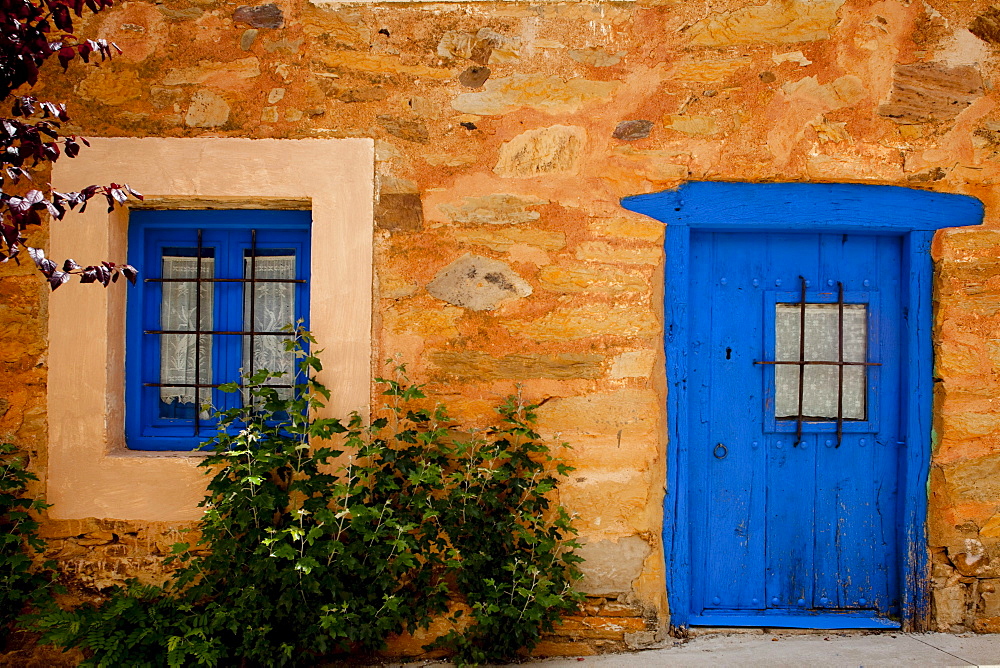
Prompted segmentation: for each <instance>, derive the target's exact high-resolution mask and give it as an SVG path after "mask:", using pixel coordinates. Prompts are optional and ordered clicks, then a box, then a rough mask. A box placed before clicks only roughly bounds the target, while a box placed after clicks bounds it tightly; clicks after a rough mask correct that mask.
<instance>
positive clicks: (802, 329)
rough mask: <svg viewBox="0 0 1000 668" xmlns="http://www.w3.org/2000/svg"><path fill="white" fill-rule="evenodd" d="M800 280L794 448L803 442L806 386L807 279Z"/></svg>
mask: <svg viewBox="0 0 1000 668" xmlns="http://www.w3.org/2000/svg"><path fill="white" fill-rule="evenodd" d="M799 280H800V281H802V299H801V300H800V301H799V410H798V411H796V412H797V415H796V416H795V443H794V444H793V447H798V445H799V443H801V442H802V404H803V400H804V398H805V394H804V393H805V384H806V279H805V277H804V276H799Z"/></svg>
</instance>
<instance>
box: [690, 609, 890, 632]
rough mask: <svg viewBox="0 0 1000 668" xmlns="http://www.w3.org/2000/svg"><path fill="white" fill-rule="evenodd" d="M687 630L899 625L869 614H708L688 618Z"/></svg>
mask: <svg viewBox="0 0 1000 668" xmlns="http://www.w3.org/2000/svg"><path fill="white" fill-rule="evenodd" d="M688 624H689V625H690V626H713V627H724V626H732V627H758V628H775V629H779V628H784V629H816V630H818V631H821V630H827V631H830V630H834V629H886V630H888V629H899V628H900V627H901V625H900V623H899V622H898V621H896V620H893V619H887V618H885V617H879V616H877V615H873V614H871V613H870V612H841V613H819V614H797V615H796V614H787V613H779V612H760V613H756V614H755V613H708V614H700V615H691V617H690V618H689V619H688Z"/></svg>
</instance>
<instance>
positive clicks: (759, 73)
mask: <svg viewBox="0 0 1000 668" xmlns="http://www.w3.org/2000/svg"><path fill="white" fill-rule="evenodd" d="M85 32H86V33H87V34H89V35H92V36H100V37H106V38H108V39H111V40H113V41H115V42H117V43H118V44H119V45H120V46H121V47H122V48H123V50H124V54H123V55H122V56H120V57H117V58H115V59H114V60H113V61H111V62H108V63H103V64H101V65H100V66H99V67H98V66H83V65H75V66H74V67H73V68H71V72H70V75H69V77H66V78H64V77H60V76H59V75H58V74H57V72H56V70H55V68H54V67H53V68H52V69H51V70H50V71H49V76H48V77H46V78H45V80H44V84H43V86H42V87H41V90H39V91H38V92H39V94H40V95H42V96H52V97H53V98H57V99H61V98H63V97H65V98H66V99H69V100H71V101H72V104H71V112H72V113H73V115H74V120H75V121H76V122H77V123H78V126H79V127H78V131H79V132H80V133H83V134H89V135H98V136H101V135H103V136H172V137H173V136H176V137H187V136H202V137H204V136H223V137H250V138H259V137H278V138H303V137H373V138H375V139H376V146H377V168H376V170H377V174H376V178H377V185H378V193H379V195H378V202H377V207H376V223H377V232H376V254H375V269H376V274H377V279H376V285H375V286H374V289H375V291H376V296H377V299H376V312H375V318H376V324H375V340H376V342H377V344H376V349H375V350H374V351H373V359H374V360H376V361H380V360H382V359H384V358H385V357H387V356H389V355H396V354H398V355H400V356H401V359H403V360H405V361H407V362H408V363H409V369H410V371H411V372H412V373H413V375H414V377H415V378H416V379H417V380H420V381H427V382H429V383H430V388H431V390H432V391H433V393H434V395H435V396H437V397H439V398H440V399H441V400H443V401H446V402H447V403H448V404H449V405H450V406H451V407H452V409H453V412H454V413H455V414H456V415H457V416H458V417H459V418H460V419H463V420H469V421H472V422H476V421H478V420H481V419H482V418H483V415H484V411H488V410H489V409H490V408H491V406H492V405H494V403H495V401H496V399H497V398H499V397H501V396H503V395H505V394H507V393H510V392H511V391H513V390H514V389H515V387H517V386H518V385H520V386H521V387H522V388H523V392H524V393H525V394H526V395H527V396H528V397H529V398H531V399H538V400H541V399H549V401H548V402H547V403H546V404H545V405H544V406H543V408H542V409H541V411H540V415H541V420H542V427H543V429H544V431H545V433H546V434H547V435H551V436H558V437H559V438H560V439H561V440H565V441H568V442H570V443H572V444H573V446H574V447H573V449H572V450H570V451H568V453H567V456H568V457H569V459H570V462H571V463H572V464H573V465H574V466H576V467H577V470H576V471H575V473H574V475H573V477H572V479H571V481H570V483H569V484H568V485H567V486H566V488H565V489H564V490H563V491H562V493H561V500H562V502H563V503H564V504H566V505H567V506H569V508H570V509H571V510H572V511H573V512H575V513H577V514H578V515H579V518H580V519H579V525H580V528H581V533H582V536H583V537H584V538H585V539H586V542H587V545H586V547H585V549H584V551H585V556H587V558H588V566H587V569H588V575H587V582H586V586H587V587H588V590H589V591H590V592H591V594H593V595H594V597H595V598H594V599H593V601H592V605H590V606H589V607H588V608H587V611H588V616H587V617H581V618H579V619H572V620H568V621H567V624H566V625H564V627H563V630H562V631H561V634H562V635H561V636H560V638H562V640H560V638H554V639H553V640H552V641H551V643H550V644H549V645H546V646H544V647H543V649H545V647H548V650H547V651H553V652H557V651H560V650H559V648H560V647H561V648H562V649H563V650H567V647H569V646H565V645H560V644H559V643H564V642H575V643H579V642H586V643H591V645H592V646H593V647H594V648H597V649H602V648H603V649H606V648H607V647H608V645H607V644H606V643H612V644H614V643H617V644H618V646H622V644H623V643H630V644H631V645H632V646H636V645H638V644H641V642H645V641H648V640H652V639H653V637H654V636H655V635H656V633H657V632H662V630H663V629H664V628H665V627H666V626H667V624H668V623H669V615H668V610H667V606H666V596H665V584H664V582H665V578H664V572H663V554H662V546H661V542H660V540H659V532H660V527H661V524H662V518H661V515H662V499H663V480H664V468H665V455H666V447H667V444H666V442H665V438H664V433H665V424H664V422H665V415H664V409H663V406H664V398H665V379H664V371H663V369H664V366H663V356H662V322H663V317H662V306H661V296H662V284H663V280H664V276H663V251H662V240H663V231H662V227H661V225H660V224H659V223H656V222H653V221H651V220H649V219H646V218H644V217H642V216H638V215H635V214H630V213H628V212H626V211H625V210H623V209H622V208H621V207H620V206H619V205H618V201H619V199H620V198H621V197H623V196H626V195H634V194H639V193H645V192H654V191H659V190H664V189H667V188H670V187H673V186H676V185H677V184H678V183H680V182H682V181H684V180H738V181H770V180H774V181H806V180H808V181H839V182H867V183H881V184H894V185H902V186H912V187H920V188H930V189H934V190H940V191H943V192H956V193H964V194H969V195H974V196H976V197H979V198H980V199H982V200H983V201H984V202H985V204H986V211H987V213H986V221H985V224H984V225H983V227H982V228H978V229H962V230H959V231H954V232H943V233H941V234H939V235H938V238H937V243H936V246H935V250H934V253H935V259H936V260H937V262H938V265H937V269H938V279H937V297H938V299H939V307H938V311H937V322H936V340H935V343H936V350H937V354H938V365H937V375H938V378H939V379H940V381H941V382H940V383H938V384H937V390H938V392H937V398H936V404H935V454H934V463H933V470H932V479H931V486H930V494H931V496H930V506H931V510H930V520H929V526H930V546H929V547H930V550H931V552H932V555H933V563H934V571H933V587H934V603H935V610H934V622H933V623H934V624H936V626H937V627H938V628H941V629H943V630H951V631H960V630H965V629H975V630H994V631H996V630H1000V590H998V585H1000V514H998V511H1000V375H998V372H997V365H998V364H1000V346H998V342H997V341H998V334H997V332H998V331H1000V320H998V318H1000V316H998V311H1000V264H998V260H997V257H998V255H1000V233H998V229H1000V225H998V220H997V212H998V208H997V195H996V190H995V188H994V184H995V182H996V180H997V177H998V175H1000V163H998V161H997V160H996V157H997V151H998V150H1000V110H998V109H997V102H998V99H1000V98H998V95H997V93H996V92H995V90H994V85H993V80H992V77H993V75H994V74H995V73H996V71H997V54H998V51H997V48H998V47H1000V10H997V9H994V8H992V7H991V6H990V5H989V3H988V2H984V1H980V0H968V1H954V0H926V1H923V2H911V1H909V0H769V1H768V2H759V1H757V2H750V1H749V0H708V1H707V2H688V1H685V0H648V1H640V2H634V3H625V2H621V3H618V2H616V3H610V2H608V3H590V2H539V3H531V2H468V3H463V2H456V3H436V4H408V3H407V4H404V3H398V4H397V3H387V4H368V3H347V4H338V3H334V2H328V1H326V0H312V1H308V0H281V1H280V2H279V3H278V4H277V5H262V6H258V7H242V6H239V5H238V4H237V3H236V2H218V1H214V0H168V1H166V2H160V3H152V2H137V1H132V0H127V1H124V2H122V3H120V4H119V6H118V7H116V8H115V9H113V10H111V11H108V12H105V13H103V14H101V15H99V16H98V17H95V18H93V19H91V20H89V22H88V24H87V26H86V30H85ZM323 168H324V167H323V165H302V169H303V170H315V169H323ZM127 176H128V175H127V174H123V175H122V179H123V180H124V179H127ZM76 259H77V260H79V261H81V262H83V261H87V262H91V261H94V260H98V259H102V258H76ZM3 271H5V272H7V274H8V276H5V278H4V279H3V281H0V293H2V299H3V305H4V309H5V310H6V312H7V313H8V314H10V315H8V317H4V318H3V319H2V320H0V323H2V324H0V327H2V328H3V332H4V339H3V340H4V341H5V343H6V345H8V347H9V348H10V350H9V351H8V354H7V355H5V356H4V358H3V359H4V360H5V362H4V365H3V369H2V371H0V373H3V374H4V376H3V378H4V380H3V385H2V389H0V394H2V397H0V400H2V402H3V403H2V404H0V412H2V417H0V428H2V429H3V430H4V436H5V437H9V438H12V439H15V440H16V441H17V442H19V443H21V444H24V445H25V447H27V448H29V449H30V450H32V451H34V452H38V454H39V458H38V460H37V461H36V464H38V465H39V469H40V471H41V472H42V473H44V466H43V464H44V433H45V413H44V406H45V403H44V396H43V388H44V379H45V366H44V354H45V343H44V327H43V323H44V305H45V298H44V294H43V292H44V291H43V290H42V288H41V284H40V283H36V282H34V281H33V279H31V278H28V277H26V276H25V274H27V273H28V271H27V269H25V268H21V269H17V268H10V267H8V268H6V269H4V270H3ZM64 289H93V288H92V287H90V288H88V287H86V286H84V287H67V288H64ZM112 289H120V288H117V287H116V288H112ZM111 519H113V518H111ZM176 528H177V527H161V526H145V525H140V524H135V525H128V526H125V525H122V524H120V523H115V522H110V521H103V520H102V521H93V522H80V523H78V524H77V525H73V526H69V525H64V524H59V525H58V526H57V525H55V524H53V525H51V526H50V528H49V533H50V536H51V537H53V538H54V539H56V540H55V542H54V547H53V550H54V552H55V553H56V554H57V555H59V556H60V558H62V560H63V564H64V568H65V569H66V570H67V572H71V573H73V574H76V575H80V576H82V577H84V578H85V580H86V581H87V582H88V583H90V584H93V585H95V586H101V585H103V584H105V583H107V582H110V581H113V580H116V579H118V578H120V577H121V576H122V575H127V574H137V573H147V575H149V576H150V577H156V576H158V575H159V573H160V571H159V570H158V569H159V567H158V566H157V565H156V563H157V559H158V555H159V554H160V553H161V552H162V545H161V543H162V542H163V540H165V538H164V536H169V535H170V532H171V531H173V530H174V529H176ZM594 620H602V621H594ZM608 620H612V621H608ZM622 620H625V621H622ZM566 638H569V639H570V640H569V641H567V640H565V639H566ZM602 643H605V644H602ZM591 645H588V646H591ZM572 647H576V648H577V649H576V650H575V651H582V650H580V649H579V645H578V644H577V645H573V646H572ZM567 651H568V650H567Z"/></svg>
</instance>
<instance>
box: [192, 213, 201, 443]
mask: <svg viewBox="0 0 1000 668" xmlns="http://www.w3.org/2000/svg"><path fill="white" fill-rule="evenodd" d="M201 253H202V245H201V230H200V229H199V230H198V258H197V261H196V262H195V267H196V269H195V283H194V332H195V333H194V435H195V436H199V435H200V434H201V337H202V333H201Z"/></svg>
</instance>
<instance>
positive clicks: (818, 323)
mask: <svg viewBox="0 0 1000 668" xmlns="http://www.w3.org/2000/svg"><path fill="white" fill-rule="evenodd" d="M800 309H801V306H800V305H799V304H778V305H777V307H776V309H775V310H776V313H775V326H774V348H775V357H774V358H775V359H776V360H778V361H782V362H785V361H791V362H797V361H798V360H799V312H800ZM837 321H838V313H837V304H806V327H805V344H806V345H805V358H806V360H809V361H824V362H836V361H837V356H838V345H839V344H838V341H837V329H838V323H837ZM867 340H868V328H867V313H866V308H865V305H864V304H845V305H844V361H845V362H864V361H866V357H867V350H866V348H867ZM866 377H867V372H866V367H863V366H845V367H844V393H843V396H844V398H843V417H844V419H845V420H864V419H865V385H866ZM802 385H803V392H802V415H804V416H808V417H814V418H832V419H836V417H837V385H838V372H837V367H836V366H834V365H808V366H806V367H805V373H804V380H803V384H802ZM774 386H775V397H774V414H775V417H778V418H788V417H795V416H796V415H798V412H799V367H798V366H797V365H794V364H776V365H775V367H774Z"/></svg>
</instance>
